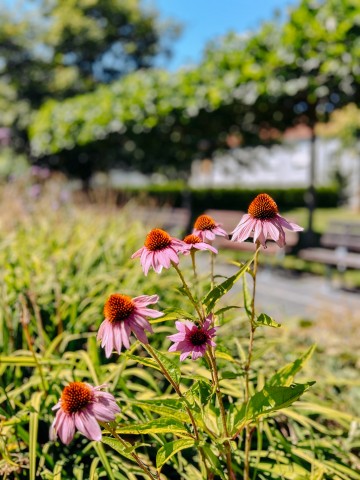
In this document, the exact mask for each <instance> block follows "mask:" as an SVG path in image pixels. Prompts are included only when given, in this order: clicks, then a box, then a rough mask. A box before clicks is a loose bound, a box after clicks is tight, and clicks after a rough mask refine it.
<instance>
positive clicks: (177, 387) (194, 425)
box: [142, 344, 199, 441]
mask: <svg viewBox="0 0 360 480" xmlns="http://www.w3.org/2000/svg"><path fill="white" fill-rule="evenodd" d="M142 345H143V346H144V348H145V350H146V351H147V352H148V353H149V355H150V356H151V357H152V358H153V359H154V360H155V362H156V363H157V364H158V365H159V367H160V370H161V372H162V374H163V375H164V377H165V378H166V379H167V380H168V381H169V382H170V383H171V385H172V386H173V388H174V390H175V392H176V393H177V394H178V396H179V397H180V398H181V399H183V400H185V409H186V411H187V414H188V415H189V418H190V420H191V424H192V426H193V429H194V436H195V440H197V441H198V440H199V431H198V428H197V425H196V422H195V418H194V416H193V414H192V412H191V410H190V408H189V406H188V404H187V400H186V398H185V397H184V395H183V394H182V393H181V390H180V388H179V385H177V383H175V382H174V380H173V379H172V378H171V377H170V375H169V374H168V372H167V370H166V368H165V367H164V365H163V363H162V361H161V360H160V358H159V357H158V356H157V355H156V353H155V352H154V350H153V348H152V347H151V346H150V345H149V344H147V345H145V344H142Z"/></svg>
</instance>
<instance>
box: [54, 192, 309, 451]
mask: <svg viewBox="0 0 360 480" xmlns="http://www.w3.org/2000/svg"><path fill="white" fill-rule="evenodd" d="M284 228H287V229H289V230H293V231H300V230H302V228H301V227H299V226H298V225H296V224H294V223H291V222H288V221H287V220H285V218H283V217H282V216H281V215H280V214H279V212H278V207H277V205H276V203H275V201H274V200H273V199H272V198H271V197H270V196H269V195H267V194H265V193H262V194H260V195H258V196H257V197H256V198H255V199H254V200H253V201H252V202H251V204H250V206H249V208H248V213H247V214H245V215H244V216H243V217H242V219H241V220H240V222H239V224H238V225H237V226H236V228H235V229H234V231H233V232H232V238H231V240H232V241H234V242H235V241H236V242H243V241H245V240H246V239H247V238H249V237H253V241H254V243H257V244H258V245H262V246H263V247H266V242H267V241H268V240H274V241H275V242H276V243H277V244H278V245H279V246H280V247H283V246H284V245H285V232H284ZM216 235H218V236H222V237H226V238H229V235H228V233H227V232H226V231H225V230H224V229H223V228H222V226H221V224H219V223H217V222H215V220H214V219H213V218H211V217H210V216H209V215H200V216H199V217H198V218H197V220H196V222H195V224H194V229H193V232H192V234H190V235H187V236H186V237H185V238H184V239H183V240H179V239H177V238H174V237H171V236H170V235H169V234H168V233H167V232H166V231H164V230H162V229H160V228H155V229H153V230H151V231H150V232H149V233H148V235H147V236H146V239H145V242H144V246H143V247H141V248H140V249H139V250H138V251H136V252H135V253H134V254H133V255H132V257H131V258H137V257H140V263H141V266H142V269H143V272H144V274H145V275H148V273H149V270H150V269H151V268H152V269H153V270H154V271H155V272H156V273H158V274H160V273H161V272H162V269H163V268H165V269H168V268H170V267H171V266H172V265H173V266H174V267H176V269H177V270H178V267H177V266H178V264H179V261H180V259H179V255H185V256H186V255H189V254H191V255H192V257H193V260H194V255H195V253H196V252H198V251H201V250H203V251H205V250H206V251H209V252H211V254H217V253H218V252H217V250H216V248H214V247H213V246H212V245H211V243H209V242H212V241H213V240H214V239H215V237H216ZM178 273H179V274H180V271H179V270H178ZM180 276H181V274H180ZM181 278H182V276H181ZM182 280H183V279H182ZM185 286H186V285H185ZM189 298H190V299H192V300H193V302H194V299H193V297H192V296H191V294H189ZM158 300H159V297H158V296H157V295H151V296H148V295H140V296H138V297H135V298H132V297H130V296H128V295H126V294H123V293H113V294H112V295H110V296H109V298H108V299H107V300H106V303H105V306H104V320H103V322H102V323H101V325H100V327H99V330H98V334H97V339H98V340H100V341H101V347H102V348H104V349H105V355H106V357H107V358H109V357H110V356H111V354H112V352H113V351H114V350H115V351H116V352H117V353H118V354H120V353H121V350H122V348H123V347H124V348H126V349H128V348H129V347H130V338H131V334H134V335H135V337H136V338H137V339H138V340H139V341H140V342H142V343H143V344H147V343H148V338H147V335H146V333H145V332H146V331H147V332H149V333H153V330H152V327H151V324H150V323H149V321H148V319H149V318H153V319H155V318H158V317H161V316H162V315H163V313H162V312H160V311H158V310H154V309H152V308H148V306H149V305H155V304H156V303H157V302H158ZM195 308H196V305H195ZM197 312H198V314H199V319H198V321H197V322H196V323H194V322H192V321H190V320H188V319H185V320H184V321H182V322H181V321H176V323H175V325H176V328H177V333H175V334H173V335H169V336H168V337H167V338H168V339H169V340H170V341H171V342H173V344H172V345H171V346H170V348H169V351H170V352H180V361H184V360H185V359H186V358H187V357H189V356H190V357H191V359H192V360H197V359H198V358H199V357H203V356H206V355H207V353H209V355H211V356H212V349H213V348H214V347H216V343H215V341H214V338H215V336H216V331H217V327H215V317H214V315H213V314H209V315H208V316H206V317H205V316H204V315H203V314H201V310H197ZM104 387H105V385H101V386H99V387H93V386H91V385H89V384H88V383H83V382H72V383H70V384H69V385H68V386H66V387H65V388H64V390H63V392H62V395H61V398H60V400H59V401H58V403H57V404H56V405H55V407H54V408H53V410H58V411H57V413H56V417H55V420H54V422H53V424H52V431H56V433H57V435H58V436H59V437H60V439H61V441H62V442H63V443H65V444H68V443H69V442H70V441H71V440H72V438H73V436H74V433H75V429H77V430H79V432H81V433H82V434H83V435H85V436H86V437H87V438H89V439H91V440H100V439H101V429H100V426H99V423H98V422H111V421H113V420H114V419H115V416H116V414H117V413H118V412H119V411H120V409H119V407H118V406H117V404H116V402H115V398H114V397H113V395H111V394H110V393H107V392H104V391H102V390H103V388H104Z"/></svg>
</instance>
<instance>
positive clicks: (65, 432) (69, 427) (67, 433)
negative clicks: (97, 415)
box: [57, 412, 75, 445]
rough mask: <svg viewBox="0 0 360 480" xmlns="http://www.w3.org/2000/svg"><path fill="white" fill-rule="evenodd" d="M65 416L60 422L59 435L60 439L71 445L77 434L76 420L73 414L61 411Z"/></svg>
mask: <svg viewBox="0 0 360 480" xmlns="http://www.w3.org/2000/svg"><path fill="white" fill-rule="evenodd" d="M61 414H62V416H63V418H62V421H61V423H60V424H59V427H58V430H57V434H58V435H59V438H60V440H61V441H62V442H63V443H64V444H65V445H69V443H70V442H71V440H72V439H73V438H74V434H75V421H74V417H73V415H68V414H66V413H64V412H61Z"/></svg>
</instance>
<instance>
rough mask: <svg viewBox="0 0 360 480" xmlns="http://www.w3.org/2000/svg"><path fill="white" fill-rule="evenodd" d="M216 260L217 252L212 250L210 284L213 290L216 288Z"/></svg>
mask: <svg viewBox="0 0 360 480" xmlns="http://www.w3.org/2000/svg"><path fill="white" fill-rule="evenodd" d="M214 261H215V253H214V252H210V282H211V284H210V286H211V290H212V289H213V288H214V283H215V282H214Z"/></svg>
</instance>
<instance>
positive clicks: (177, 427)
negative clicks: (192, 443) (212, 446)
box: [116, 418, 189, 435]
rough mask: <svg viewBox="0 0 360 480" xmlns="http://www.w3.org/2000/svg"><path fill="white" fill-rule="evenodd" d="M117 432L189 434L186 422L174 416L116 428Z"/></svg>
mask: <svg viewBox="0 0 360 480" xmlns="http://www.w3.org/2000/svg"><path fill="white" fill-rule="evenodd" d="M116 433H120V434H134V435H136V434H140V433H174V434H188V433H189V432H188V431H187V430H186V428H185V426H184V423H183V422H180V421H179V420H175V419H173V418H158V419H156V420H152V421H151V422H147V423H143V424H140V425H127V426H126V427H120V428H117V429H116Z"/></svg>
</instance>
